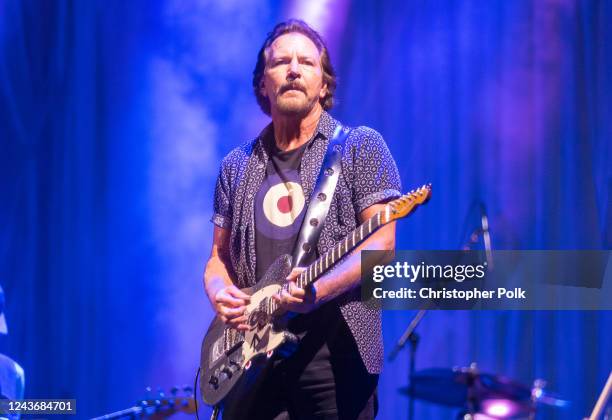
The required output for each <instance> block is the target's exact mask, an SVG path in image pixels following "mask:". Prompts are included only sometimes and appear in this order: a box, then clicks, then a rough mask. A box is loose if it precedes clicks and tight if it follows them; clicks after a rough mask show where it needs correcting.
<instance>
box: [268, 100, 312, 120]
mask: <svg viewBox="0 0 612 420" xmlns="http://www.w3.org/2000/svg"><path fill="white" fill-rule="evenodd" d="M313 107H314V103H313V104H310V103H307V102H306V103H305V102H303V101H279V102H278V103H277V104H276V108H277V110H278V113H279V114H282V115H285V116H287V117H303V116H305V115H307V114H308V113H309V112H310V111H311V110H312V108H313Z"/></svg>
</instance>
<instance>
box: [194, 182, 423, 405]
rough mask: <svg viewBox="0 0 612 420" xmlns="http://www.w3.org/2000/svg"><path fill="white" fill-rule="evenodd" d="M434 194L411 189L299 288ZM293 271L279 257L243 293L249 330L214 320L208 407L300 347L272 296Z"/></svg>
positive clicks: (207, 351)
mask: <svg viewBox="0 0 612 420" xmlns="http://www.w3.org/2000/svg"><path fill="white" fill-rule="evenodd" d="M430 196H431V185H430V184H429V185H424V186H422V187H421V188H419V189H417V190H415V191H411V192H410V193H408V194H406V195H403V196H401V197H400V198H398V199H396V200H393V201H391V202H389V203H387V204H386V205H385V208H384V210H381V211H379V212H378V213H376V214H375V215H374V216H372V217H371V218H370V219H368V220H366V221H365V222H364V223H362V224H361V225H360V226H359V227H357V228H356V229H355V230H354V231H353V232H352V233H350V234H349V235H348V236H347V237H346V238H345V239H344V240H343V241H340V242H339V243H338V244H336V246H335V247H334V248H332V249H330V250H328V251H327V252H325V253H324V254H323V255H321V256H320V257H319V258H318V259H317V260H316V261H315V262H313V263H312V264H310V265H309V266H308V267H306V269H305V271H304V272H302V273H301V274H300V275H299V276H298V278H297V279H296V284H297V286H299V287H301V288H306V287H307V286H309V285H310V284H312V283H314V282H315V281H316V280H317V279H318V278H319V277H321V275H322V274H323V273H325V272H326V271H327V270H328V269H329V268H330V267H332V266H333V265H334V264H335V263H336V262H338V261H340V259H341V258H342V257H343V256H344V255H346V254H347V253H349V252H351V251H352V250H353V249H354V248H355V247H356V246H357V245H358V244H359V243H361V242H362V241H363V240H364V239H365V238H367V237H368V236H369V235H371V234H372V233H373V232H374V231H376V230H377V229H379V228H380V227H382V226H384V225H386V224H388V223H390V222H392V221H394V220H396V219H400V218H402V217H405V216H407V215H408V214H410V213H412V212H413V211H414V210H415V209H416V208H417V207H418V206H419V205H421V204H424V203H426V202H427V200H429V198H430ZM291 269H292V264H291V256H290V255H282V256H280V257H279V258H278V259H277V260H276V261H274V263H272V265H271V266H270V268H269V269H268V270H267V271H266V273H265V274H264V276H263V277H262V278H261V280H260V281H259V282H257V284H255V285H254V286H252V287H250V288H247V289H244V290H243V291H244V292H245V293H247V294H249V295H251V301H250V303H249V305H247V307H246V311H245V315H246V316H247V322H246V323H247V325H249V326H250V329H249V330H248V331H238V330H236V329H234V328H230V327H228V326H226V325H225V323H223V321H221V319H219V318H218V317H215V319H214V320H213V321H212V323H211V325H210V327H209V328H208V331H207V332H206V335H205V337H204V340H203V342H202V352H201V359H200V367H201V369H202V370H201V377H200V391H201V393H202V399H203V400H204V402H205V403H206V404H209V405H217V404H219V403H220V402H221V401H222V400H223V399H224V398H225V397H226V396H227V395H228V393H229V392H230V391H232V390H233V389H235V388H238V385H237V384H238V383H241V387H244V388H246V389H248V388H249V387H250V386H251V385H252V384H253V383H254V382H255V381H256V380H257V377H258V376H259V374H260V373H261V370H262V369H263V367H265V365H266V360H267V359H269V358H270V357H272V355H273V354H275V353H277V354H279V355H281V356H286V355H288V354H291V352H292V351H293V350H294V349H295V347H296V346H297V344H298V339H297V337H296V336H295V335H293V334H292V333H290V332H289V331H287V330H286V329H285V327H286V323H287V316H286V314H285V313H283V312H282V311H281V310H280V308H279V305H278V304H277V302H276V301H275V300H274V299H273V298H272V296H273V295H275V294H277V293H279V291H280V290H281V288H283V287H287V283H286V281H285V278H286V277H287V276H288V275H289V273H290V272H291Z"/></svg>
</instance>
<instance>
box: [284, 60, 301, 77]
mask: <svg viewBox="0 0 612 420" xmlns="http://www.w3.org/2000/svg"><path fill="white" fill-rule="evenodd" d="M300 76H301V74H300V63H298V60H297V57H293V58H292V59H291V62H290V63H289V72H288V74H287V78H291V79H296V78H298V77H300Z"/></svg>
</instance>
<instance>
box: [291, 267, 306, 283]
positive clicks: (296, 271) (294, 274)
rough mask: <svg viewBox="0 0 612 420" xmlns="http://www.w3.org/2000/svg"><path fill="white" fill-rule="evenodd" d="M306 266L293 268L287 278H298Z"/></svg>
mask: <svg viewBox="0 0 612 420" xmlns="http://www.w3.org/2000/svg"><path fill="white" fill-rule="evenodd" d="M305 270H306V268H305V267H295V268H294V269H293V270H291V273H289V275H288V276H287V278H286V280H288V281H293V280H295V279H297V278H298V276H299V275H300V274H301V273H302V272H303V271H305Z"/></svg>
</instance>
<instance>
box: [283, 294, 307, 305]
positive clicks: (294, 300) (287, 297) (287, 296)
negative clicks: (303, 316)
mask: <svg viewBox="0 0 612 420" xmlns="http://www.w3.org/2000/svg"><path fill="white" fill-rule="evenodd" d="M281 301H282V303H283V304H291V303H302V302H303V300H302V299H300V298H298V297H295V296H292V295H291V294H289V293H288V292H285V291H283V293H282V294H281Z"/></svg>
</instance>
